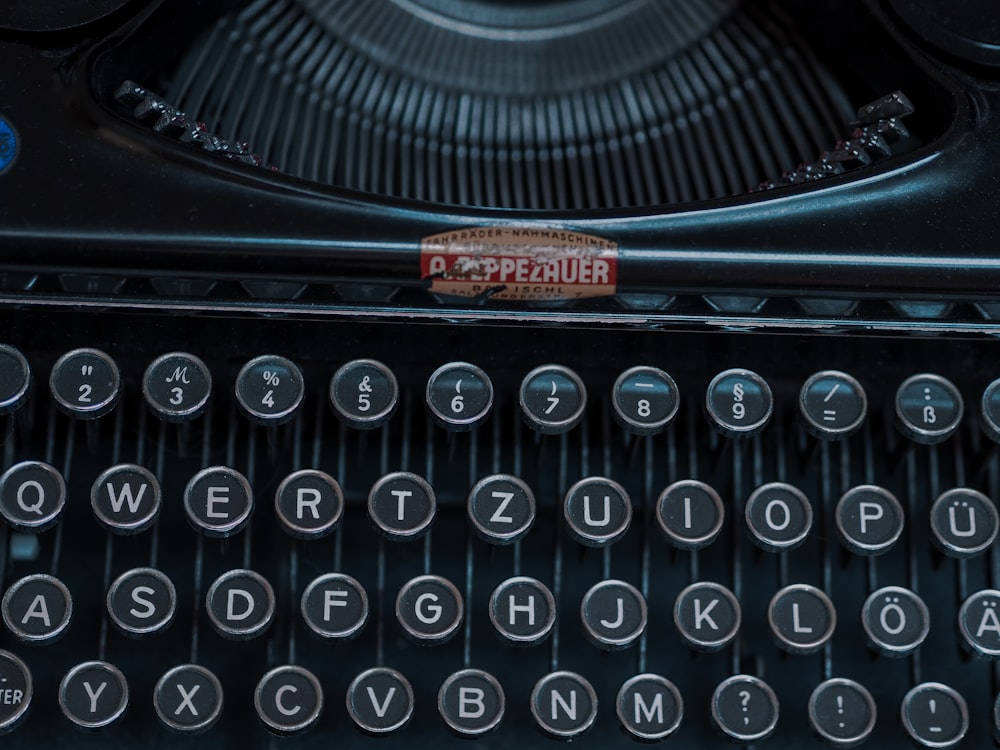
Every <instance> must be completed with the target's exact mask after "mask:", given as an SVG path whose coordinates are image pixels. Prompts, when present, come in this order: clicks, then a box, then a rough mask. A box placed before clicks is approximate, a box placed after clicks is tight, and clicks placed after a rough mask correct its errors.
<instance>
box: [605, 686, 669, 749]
mask: <svg viewBox="0 0 1000 750" xmlns="http://www.w3.org/2000/svg"><path fill="white" fill-rule="evenodd" d="M615 709H616V710H617V711H618V720H619V721H620V722H621V723H622V726H623V727H625V729H626V730H627V731H628V732H629V734H631V735H632V736H633V737H635V738H636V739H640V740H647V741H656V740H662V739H663V738H665V737H669V736H670V735H671V734H673V733H674V732H675V731H677V728H678V727H679V726H680V725H681V719H683V718H684V701H683V699H682V698H681V693H680V691H679V690H678V689H677V687H676V686H675V685H674V683H672V682H671V681H670V680H668V679H667V678H665V677H661V676H660V675H658V674H640V675H636V676H635V677H632V678H631V679H629V680H626V682H625V684H624V685H622V686H621V689H620V690H619V691H618V699H617V700H616V701H615Z"/></svg>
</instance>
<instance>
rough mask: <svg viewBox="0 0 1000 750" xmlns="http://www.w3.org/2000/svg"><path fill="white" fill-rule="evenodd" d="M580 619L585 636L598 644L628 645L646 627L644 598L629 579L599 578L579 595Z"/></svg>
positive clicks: (609, 648)
mask: <svg viewBox="0 0 1000 750" xmlns="http://www.w3.org/2000/svg"><path fill="white" fill-rule="evenodd" d="M580 619H581V620H582V622H583V630H584V632H585V633H586V635H587V638H588V639H590V642H591V643H593V644H594V645H595V646H597V647H598V648H602V649H604V650H605V651H617V650H619V649H623V648H628V647H629V646H631V645H632V644H633V643H635V642H636V640H637V639H638V638H639V636H640V635H642V633H643V631H644V630H645V629H646V600H645V599H644V598H643V596H642V594H641V593H639V590H638V589H637V588H636V587H635V586H633V585H632V584H630V583H626V582H625V581H616V580H606V581H601V582H600V583H597V584H595V585H593V586H591V587H590V589H589V590H588V591H587V593H586V594H584V595H583V601H582V602H581V603H580Z"/></svg>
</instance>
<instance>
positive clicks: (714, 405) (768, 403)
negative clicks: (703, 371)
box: [705, 369, 774, 437]
mask: <svg viewBox="0 0 1000 750" xmlns="http://www.w3.org/2000/svg"><path fill="white" fill-rule="evenodd" d="M705 408H706V410H707V412H708V418H709V420H710V421H711V423H712V424H713V425H714V426H715V427H716V428H717V429H718V430H719V431H720V432H722V434H724V435H727V436H729V437H745V436H748V435H753V434H754V433H756V432H759V431H760V430H762V429H764V427H765V426H766V425H767V423H768V422H769V421H770V420H771V414H772V413H773V412H774V396H772V395H771V387H770V386H769V385H768V384H767V381H766V380H764V378H762V377H761V376H760V375H758V374H757V373H755V372H751V371H750V370H741V369H734V370H726V371H725V372H720V373H719V374H718V375H716V376H715V377H714V378H713V379H712V382H711V383H709V385H708V391H707V392H706V394H705Z"/></svg>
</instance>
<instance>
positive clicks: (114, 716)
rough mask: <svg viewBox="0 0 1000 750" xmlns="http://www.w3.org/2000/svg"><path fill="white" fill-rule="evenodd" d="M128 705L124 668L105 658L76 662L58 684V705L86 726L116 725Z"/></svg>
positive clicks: (75, 721) (76, 721)
mask: <svg viewBox="0 0 1000 750" xmlns="http://www.w3.org/2000/svg"><path fill="white" fill-rule="evenodd" d="M127 707H128V682H127V681H126V680H125V675H123V674H122V673H121V670H120V669H118V667H116V666H114V665H113V664H108V663H107V662H105V661H86V662H84V663H83V664H77V665H76V666H75V667H73V668H72V669H71V670H69V672H67V673H66V675H65V676H64V677H63V678H62V682H61V683H60V684H59V708H61V709H62V712H63V715H64V716H65V717H66V718H67V719H69V720H70V721H72V722H73V723H74V724H76V725H77V726H79V727H83V728H84V729H97V728H98V727H106V726H108V725H109V724H114V723H115V722H116V721H118V719H120V718H121V717H122V715H123V714H124V713H125V709H126V708H127Z"/></svg>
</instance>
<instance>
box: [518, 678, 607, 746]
mask: <svg viewBox="0 0 1000 750" xmlns="http://www.w3.org/2000/svg"><path fill="white" fill-rule="evenodd" d="M530 706H531V715H532V716H534V717H535V721H536V722H537V723H538V726H540V727H541V728H542V730H543V731H545V732H547V733H548V734H551V735H552V736H553V737H558V738H560V739H572V738H574V737H578V736H580V735H581V734H583V733H584V732H586V731H587V730H588V729H590V727H591V726H593V724H594V721H595V720H596V719H597V693H595V692H594V688H593V687H592V686H591V684H590V683H589V682H587V680H585V679H584V678H583V677H581V676H580V675H578V674H576V673H575V672H552V673H551V674H547V675H545V676H544V677H542V679H540V680H539V681H538V682H536V683H535V687H534V689H533V690H532V691H531V703H530Z"/></svg>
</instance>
